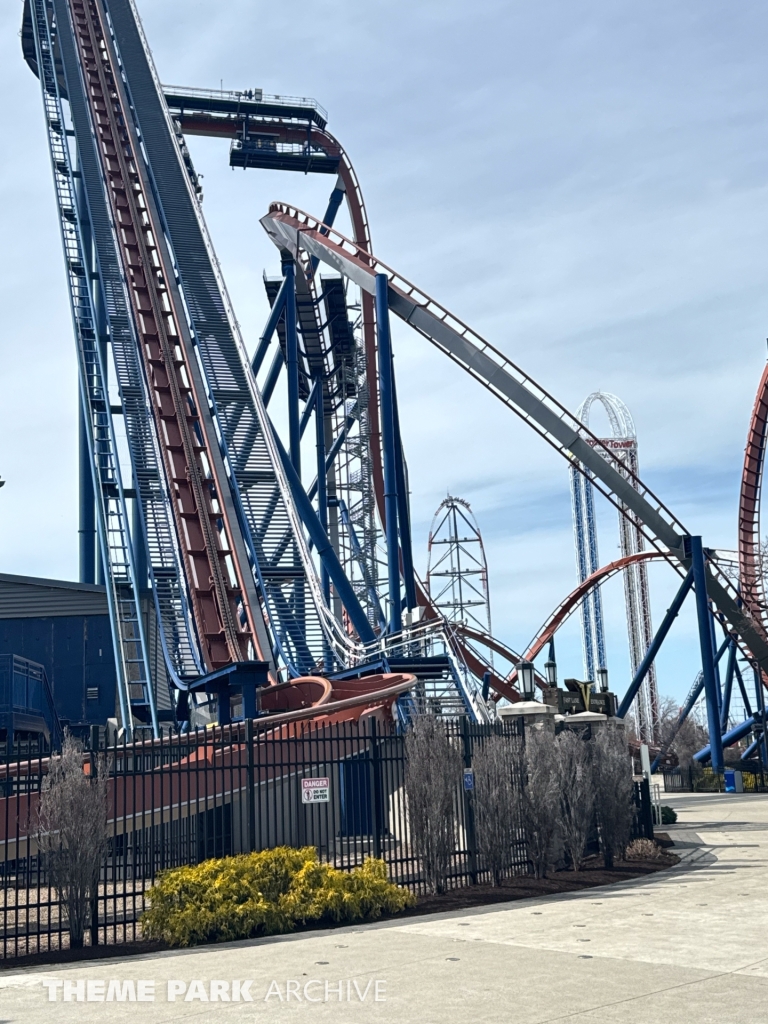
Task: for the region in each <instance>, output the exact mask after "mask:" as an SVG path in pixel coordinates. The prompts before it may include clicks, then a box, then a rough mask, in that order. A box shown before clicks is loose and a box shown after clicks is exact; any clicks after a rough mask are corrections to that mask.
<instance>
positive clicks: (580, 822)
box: [556, 729, 595, 871]
mask: <svg viewBox="0 0 768 1024" xmlns="http://www.w3.org/2000/svg"><path fill="white" fill-rule="evenodd" d="M556 751H557V757H556V765H557V784H558V789H559V792H560V829H561V833H562V838H563V845H564V846H565V849H566V850H567V852H568V853H569V855H570V858H571V864H572V866H573V870H574V871H579V870H580V868H581V864H582V861H583V859H584V847H585V846H586V843H587V837H588V836H589V831H590V829H591V827H592V822H593V814H594V806H595V803H594V791H593V788H592V758H591V756H590V749H589V746H588V744H587V743H586V742H585V741H584V740H583V739H581V737H580V736H578V735H577V734H576V733H573V732H570V731H569V730H567V729H566V730H564V731H563V732H562V733H560V735H559V736H558V737H557V740H556Z"/></svg>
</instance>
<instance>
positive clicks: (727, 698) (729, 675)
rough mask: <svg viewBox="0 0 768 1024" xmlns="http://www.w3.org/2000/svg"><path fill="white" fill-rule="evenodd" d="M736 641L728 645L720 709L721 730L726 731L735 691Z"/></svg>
mask: <svg viewBox="0 0 768 1024" xmlns="http://www.w3.org/2000/svg"><path fill="white" fill-rule="evenodd" d="M737 650H738V648H737V646H736V641H735V640H731V641H730V643H729V646H728V664H727V665H726V668H725V683H724V685H723V705H722V707H721V709H720V732H725V730H726V729H727V728H728V715H729V713H730V710H731V693H732V692H733V677H734V675H735V674H736V673H735V670H736V653H737ZM715 668H717V659H715Z"/></svg>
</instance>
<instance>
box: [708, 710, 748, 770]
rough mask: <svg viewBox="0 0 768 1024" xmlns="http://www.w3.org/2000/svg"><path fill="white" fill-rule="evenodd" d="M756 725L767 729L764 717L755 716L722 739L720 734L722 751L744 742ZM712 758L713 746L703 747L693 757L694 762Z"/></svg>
mask: <svg viewBox="0 0 768 1024" xmlns="http://www.w3.org/2000/svg"><path fill="white" fill-rule="evenodd" d="M756 724H757V725H758V726H759V727H760V728H765V721H764V718H763V716H762V715H753V716H752V718H745V719H744V721H743V722H739V724H738V725H737V726H736V727H735V728H733V729H731V730H730V732H727V733H726V734H725V735H724V736H722V737H721V736H720V735H719V734H718V739H719V740H720V744H721V751H722V748H723V747H732V746H733V744H734V743H738V742H739V740H743V739H744V737H745V736H749V734H750V733H751V732H752V730H753V729H754V727H755V725H756ZM711 756H712V750H711V744H707V746H706V747H703V748H702V749H701V750H699V751H698V752H697V753H696V754H694V755H693V760H694V761H708V760H709V759H710V758H711ZM712 767H713V768H715V765H714V763H713V764H712ZM715 770H716V771H717V770H718V769H716V768H715Z"/></svg>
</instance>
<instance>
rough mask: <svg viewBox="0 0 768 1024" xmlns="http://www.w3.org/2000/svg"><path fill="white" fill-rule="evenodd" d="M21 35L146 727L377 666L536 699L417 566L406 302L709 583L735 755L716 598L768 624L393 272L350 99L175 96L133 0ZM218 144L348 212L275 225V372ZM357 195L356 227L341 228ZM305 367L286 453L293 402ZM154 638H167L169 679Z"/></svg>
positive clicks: (520, 376)
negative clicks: (301, 179) (327, 182)
mask: <svg viewBox="0 0 768 1024" xmlns="http://www.w3.org/2000/svg"><path fill="white" fill-rule="evenodd" d="M22 42H23V48H24V54H25V57H26V59H27V61H28V63H29V64H30V66H31V67H32V69H33V70H34V71H35V73H36V74H37V76H38V78H39V80H40V85H41V89H42V97H43V104H44V110H45V123H46V130H47V133H48V140H49V147H50V153H51V162H52V169H53V176H54V182H55V188H56V198H57V204H58V212H59V218H60V224H61V232H62V239H63V245H64V253H65V262H66V271H67V278H68V284H69V292H70V299H71V306H72V313H73V322H74V329H75V337H76V342H77V355H78V366H79V384H80V399H81V427H82V430H81V452H82V455H83V464H84V465H86V466H87V467H88V469H89V474H90V475H89V476H85V477H84V479H83V481H82V485H81V538H82V541H83V543H82V549H81V567H82V571H83V575H84V577H85V578H86V579H87V578H89V577H90V578H92V576H93V573H94V562H95V561H98V564H99V566H100V571H101V572H103V578H104V582H105V584H106V590H107V596H108V601H109V609H110V616H111V621H112V630H113V638H114V645H115V652H116V662H117V668H118V684H119V685H118V690H119V698H120V718H121V724H122V725H123V726H124V727H125V728H126V730H127V731H128V732H130V730H131V728H132V726H133V725H134V723H140V722H141V723H145V724H150V725H151V727H152V728H153V730H154V731H155V733H156V732H157V731H158V729H159V728H160V725H161V723H162V721H163V720H166V721H176V722H180V723H181V722H184V721H186V720H187V719H188V716H189V714H190V711H189V704H190V701H191V702H192V703H193V704H194V703H197V702H199V701H200V700H206V699H207V698H206V696H205V695H206V694H207V695H208V697H213V698H216V699H218V718H219V721H220V722H227V721H229V720H230V715H231V714H232V710H233V707H238V698H239V694H240V691H241V690H242V698H240V706H241V711H240V713H242V714H243V715H244V716H245V717H252V716H253V715H254V714H256V711H257V705H256V701H255V693H254V689H253V687H254V680H258V681H259V682H260V683H265V682H266V681H267V680H268V681H270V682H272V683H278V682H280V681H282V680H286V679H294V678H296V677H299V676H304V675H307V674H320V675H336V676H339V675H340V674H345V675H350V674H354V675H357V676H365V675H367V674H369V673H373V672H381V671H382V670H383V671H385V672H387V671H398V668H397V667H396V666H397V663H398V661H399V663H400V667H401V668H402V667H403V665H404V663H405V662H406V661H407V662H408V665H409V666H410V667H409V668H408V670H407V671H408V672H412V673H413V674H414V675H415V676H417V677H418V679H419V680H420V682H424V690H425V692H428V690H429V685H428V684H429V678H428V677H429V672H430V671H431V668H430V666H431V667H432V668H434V670H435V671H438V672H439V676H440V678H441V680H443V683H442V685H445V683H444V681H445V679H450V680H452V682H451V686H453V689H454V698H455V700H454V703H453V705H452V706H454V707H461V708H462V709H463V710H464V712H465V713H467V714H470V715H471V716H473V717H475V718H476V719H478V720H487V718H488V716H489V708H488V706H487V705H486V702H485V701H484V700H483V698H482V697H481V695H480V692H479V681H480V680H481V679H483V677H485V680H486V684H485V685H486V689H487V688H488V687H490V689H492V690H493V691H494V692H495V694H496V696H497V697H499V696H503V697H506V698H508V699H510V700H516V699H519V695H518V693H517V690H516V688H515V676H516V673H515V671H514V670H513V671H512V672H511V673H510V674H509V676H507V677H503V676H501V675H499V674H498V673H497V672H495V671H494V670H493V667H492V665H490V663H489V662H488V661H487V659H485V660H484V657H483V656H482V655H480V654H479V653H478V651H477V649H476V647H475V646H473V645H472V644H470V643H469V642H468V641H469V640H470V639H471V640H472V641H473V642H474V643H475V644H480V645H481V646H482V645H485V647H486V648H488V649H490V650H497V651H499V650H508V649H506V648H504V647H503V645H499V644H498V642H496V641H494V640H493V638H492V637H490V636H488V635H487V634H484V633H482V631H470V630H468V629H465V628H464V627H462V628H459V627H458V626H456V627H455V628H454V627H451V628H448V626H447V625H446V624H445V620H444V619H443V617H442V616H440V615H439V614H438V612H437V611H436V610H435V608H434V607H433V606H432V604H431V603H430V600H429V597H428V595H427V594H426V593H425V591H424V589H423V588H422V587H421V585H420V583H419V581H418V579H417V578H416V576H415V574H414V570H413V560H412V555H411V532H410V522H409V510H408V484H407V473H406V467H405V459H404V454H403V444H402V439H401V437H400V423H399V415H398V404H397V389H396V382H395V377H394V367H393V361H392V346H391V338H390V330H389V318H390V315H391V314H394V315H396V316H399V317H400V318H402V319H403V320H405V321H406V322H407V323H408V324H409V325H410V326H411V327H413V328H414V330H416V331H417V332H418V333H419V334H421V335H422V336H424V337H426V338H427V339H428V340H429V341H430V342H431V343H433V344H434V345H435V346H436V347H437V348H439V349H440V350H441V351H442V352H444V353H445V354H446V355H448V356H449V357H450V358H451V359H452V360H454V361H455V362H456V363H458V364H459V365H460V366H461V367H462V368H463V369H464V370H465V371H466V372H468V373H469V374H471V375H472V376H473V377H475V378H476V379H477V380H479V381H480V382H481V383H482V384H483V385H484V386H485V387H486V388H487V389H488V390H489V391H490V392H491V393H492V394H494V395H495V396H496V397H497V398H498V399H500V400H501V401H502V402H504V404H505V405H507V406H508V407H509V408H510V409H511V410H512V411H513V412H515V413H517V414H518V415H519V416H521V417H522V418H523V419H524V420H525V421H526V422H527V423H528V424H529V425H530V426H531V427H532V428H533V429H534V430H535V431H536V433H538V434H539V435H540V436H542V437H543V438H544V439H545V440H546V441H548V442H549V443H550V444H551V445H552V446H553V447H555V448H556V449H557V450H558V451H559V452H560V453H561V454H562V455H563V456H564V457H565V458H566V459H567V460H568V461H569V464H571V465H575V464H576V465H578V466H579V467H580V468H581V470H582V471H583V472H585V473H589V474H590V477H591V480H592V484H593V486H594V487H597V488H598V490H600V491H601V493H603V494H604V495H605V496H606V497H608V499H609V500H610V501H612V502H613V503H614V504H615V505H616V507H617V508H618V509H619V511H620V513H621V514H622V516H625V517H627V518H628V520H629V521H631V523H632V528H633V529H636V530H637V532H638V537H642V538H643V541H644V542H645V543H648V544H649V545H650V547H651V548H652V549H653V551H654V552H656V553H658V555H659V557H663V558H665V559H666V560H667V561H668V562H669V563H670V564H671V565H672V566H673V567H674V568H675V570H676V571H678V572H679V573H680V575H681V576H683V577H684V580H685V582H684V584H683V588H682V589H681V593H682V596H683V597H684V595H685V593H687V590H688V589H690V587H691V585H692V583H693V580H694V577H695V580H696V583H695V591H696V598H697V605H698V607H699V612H700V635H701V650H702V659H703V669H704V677H705V683H706V690H707V695H708V706H711V708H712V709H714V710H713V711H712V712H711V715H710V726H711V728H710V735H711V737H712V740H713V746H712V758H713V763H715V764H718V763H720V762H719V761H718V758H721V755H722V752H721V750H720V748H719V738H720V730H719V726H718V721H719V720H718V716H717V707H718V704H717V699H716V693H715V687H716V679H715V674H714V665H713V663H712V662H713V659H712V642H711V641H712V636H711V627H710V605H709V604H708V599H709V602H711V606H712V608H714V609H715V610H716V612H717V614H718V615H719V616H720V618H721V620H722V621H723V622H725V623H727V625H728V628H729V629H730V630H731V632H732V634H733V636H734V637H737V638H738V642H739V643H740V644H741V646H742V649H743V650H744V651H745V653H746V654H747V655H748V656H749V658H750V659H751V660H752V661H753V663H754V664H756V665H757V666H759V667H760V668H766V667H768V638H767V637H766V634H765V631H764V628H763V624H762V621H761V620H760V619H759V618H757V617H753V615H752V614H750V611H749V609H747V608H744V607H743V606H742V601H741V599H740V597H739V595H738V593H737V591H736V589H735V588H734V586H733V585H732V584H731V582H730V581H729V579H728V578H727V577H725V576H724V575H723V574H721V573H720V572H719V570H718V568H717V565H716V563H715V561H714V560H713V559H712V558H711V557H710V555H709V553H708V552H707V551H706V550H703V549H702V548H701V544H700V538H696V537H690V536H689V535H688V533H687V531H686V530H685V528H684V527H683V526H682V524H681V523H680V522H679V521H678V520H677V518H676V517H675V516H674V515H673V514H672V513H671V512H670V511H669V510H668V509H667V508H666V507H665V506H664V505H663V504H662V503H661V502H660V501H659V500H658V499H657V498H656V496H655V495H654V494H653V493H652V492H651V491H650V490H649V489H648V488H647V487H646V486H645V485H644V484H643V483H642V481H641V480H640V479H639V478H638V476H637V473H636V471H635V470H634V469H632V468H630V467H628V466H627V463H626V461H625V460H624V459H622V458H621V457H620V456H619V455H618V454H617V453H616V452H615V451H614V450H612V448H611V447H610V446H609V445H607V444H606V443H605V442H603V441H601V440H600V439H599V438H597V437H595V435H594V434H593V433H592V432H591V431H590V430H589V428H588V427H587V426H586V425H585V424H584V423H582V422H581V420H580V419H579V417H578V416H574V415H573V414H571V413H570V412H569V411H568V410H567V409H566V408H565V407H564V406H562V405H561V404H560V403H559V402H557V401H556V399H554V398H553V397H552V396H551V395H549V394H548V393H547V392H546V391H545V390H544V389H543V388H542V387H540V386H539V385H538V384H537V383H536V382H535V381H533V380H532V379H531V378H530V377H528V376H527V375H526V374H525V373H524V372H523V371H522V370H521V369H520V368H519V367H518V366H516V365H515V364H514V363H512V362H511V361H510V360H508V359H507V358H506V357H505V356H504V355H502V353H501V352H499V351H498V350H497V349H495V348H494V347H493V346H491V345H490V344H489V343H488V342H487V341H485V340H484V339H483V338H481V337H480V336H479V335H477V334H475V333H474V332H473V331H472V330H471V329H470V328H469V327H468V326H466V325H465V324H463V323H461V321H459V320H458V319H457V318H456V317H454V316H453V315H452V314H450V313H449V312H448V311H447V310H446V309H445V308H443V307H442V306H440V305H439V304H438V303H437V302H435V301H434V300H433V299H431V298H430V297H429V296H427V295H425V294H424V293H423V292H421V291H419V290H418V289H417V288H416V287H415V286H414V285H412V284H411V283H409V282H408V281H406V280H405V279H404V278H402V277H400V276H399V275H398V274H396V273H395V272H394V271H392V270H391V269H390V268H388V267H386V266H385V265H384V264H382V263H381V262H380V261H378V260H377V259H376V258H375V257H374V255H373V253H372V249H371V240H370V233H369V229H368V221H367V217H366V215H365V208H364V205H363V201H362V196H361V193H360V188H359V185H358V182H357V178H356V176H355V173H354V171H353V169H352V165H351V163H350V161H349V159H348V157H347V155H346V153H345V152H344V149H343V148H342V147H341V145H340V144H339V143H338V141H337V140H336V139H334V137H333V136H332V135H331V134H330V133H329V132H328V130H327V127H326V116H325V113H324V111H322V110H321V108H319V107H318V106H317V104H315V103H314V102H313V101H310V100H306V99H295V98H291V97H275V96H266V95H264V94H263V93H261V92H260V91H259V90H249V91H247V92H241V93H224V92H203V91H201V90H196V89H179V88H173V89H171V88H166V89H164V88H163V87H162V86H161V85H160V81H159V78H158V76H157V73H156V71H155V68H154V65H153V62H152V58H151V55H150V51H149V48H148V45H147V43H146V40H145V38H144V35H143V32H142V28H141V24H140V21H139V18H138V14H137V12H136V9H135V6H134V4H133V2H132V0H25V8H24V22H23V28H22ZM193 133H199V134H206V135H216V136H220V137H222V138H226V139H228V140H229V142H230V163H231V164H232V165H233V166H239V167H244V168H246V167H272V168H278V169H286V170H291V169H292V170H301V171H303V172H306V171H309V172H312V173H328V174H331V175H334V176H335V178H334V187H333V190H332V192H331V196H330V200H329V204H328V208H327V210H326V213H325V215H324V217H323V219H322V220H316V219H314V218H312V217H310V216H308V215H307V214H305V213H303V212H302V211H300V210H296V209H295V208H293V207H291V206H288V205H286V204H282V203H276V204H273V205H272V207H271V208H270V210H269V213H268V214H267V216H265V217H264V218H263V220H262V224H263V226H264V228H265V230H266V232H267V234H268V235H269V237H270V238H271V239H272V241H273V242H274V243H275V245H276V247H277V249H278V252H279V256H280V261H281V266H282V276H281V277H280V278H279V279H277V280H269V279H268V280H267V281H266V282H265V284H266V288H267V293H268V296H269V298H270V302H271V305H272V311H271V315H270V317H269V320H268V322H267V325H266V327H265V330H264V332H263V334H262V337H261V339H260V340H259V343H258V345H257V346H256V349H255V353H254V356H253V358H252V359H249V357H248V355H247V352H246V349H245V346H244V344H243V341H242V339H241V337H240V334H239V329H238V326H237V321H236V319H235V317H234V315H233V312H232V309H231V305H230V302H229V297H228V295H227V291H226V288H225V285H224V282H223V280H222V278H221V274H220V271H219V266H218V262H217V260H216V257H215V254H214V250H213V247H212V244H211V241H210V238H209V236H208V232H207V229H206V225H205V221H204V219H203V215H202V211H201V207H200V196H199V191H200V187H199V182H198V179H197V176H196V174H195V172H194V168H193V166H192V162H191V159H190V156H189V153H188V151H187V147H186V145H185V142H184V135H185V134H193ZM345 201H346V205H347V208H348V211H349V216H350V220H351V224H352V233H353V238H352V239H348V238H346V237H344V236H343V235H341V234H339V233H338V232H337V231H336V230H334V228H333V224H334V220H335V218H336V215H337V212H338V211H339V209H340V207H341V205H342V203H344V202H345ZM320 264H323V265H324V267H325V268H326V274H322V275H321V274H320V273H319V270H320ZM275 339H276V340H275ZM270 350H272V352H273V355H272V357H271V362H270V361H269V360H268V359H267V357H268V356H269V355H270ZM283 371H284V372H283ZM281 375H282V376H283V377H284V379H285V385H286V388H287V398H288V430H287V433H286V437H285V438H284V439H281V437H280V436H279V435H278V433H277V432H276V430H275V429H274V427H273V424H272V422H271V420H270V417H269V413H268V404H269V401H270V399H271V397H272V395H273V393H274V390H275V387H276V386H277V384H278V380H279V378H280V376H281ZM120 419H121V420H122V422H123V424H124V432H125V438H126V441H127V445H125V446H124V445H123V444H122V440H121V443H120V444H119V445H118V441H117V434H116V430H115V423H116V420H120ZM310 425H313V426H314V430H313V431H312V430H310V431H309V432H308V428H309V427H310ZM310 439H311V445H310ZM129 511H130V512H131V515H130V517H129ZM94 534H95V536H96V543H94ZM95 551H97V552H98V556H97V558H94V552H95ZM648 553H649V552H643V553H641V554H648ZM587 582H589V581H587ZM681 599H682V598H681ZM150 608H151V614H150V613H149V611H150ZM666 628H668V627H666ZM462 629H464V631H463V632H462ZM471 633H472V634H474V635H471V636H470V634H471ZM150 646H154V647H155V648H157V647H159V648H160V649H161V651H162V665H163V668H162V670H161V671H159V672H157V671H155V673H154V675H153V674H152V672H151V671H150V665H151V659H150V657H149V650H150ZM415 652H418V657H416V653H415ZM436 654H439V657H435V655H436ZM437 663H439V666H438V664H437ZM642 668H643V666H640V669H638V673H640V671H641V669H642ZM634 685H635V683H633V686H634ZM637 685H639V683H638V684H637ZM201 695H202V696H201ZM233 696H234V697H235V700H234V703H233V701H232V697H233ZM440 704H441V706H448V704H450V701H448V702H445V701H443V699H442V698H441V701H440ZM401 711H403V708H402V707H401Z"/></svg>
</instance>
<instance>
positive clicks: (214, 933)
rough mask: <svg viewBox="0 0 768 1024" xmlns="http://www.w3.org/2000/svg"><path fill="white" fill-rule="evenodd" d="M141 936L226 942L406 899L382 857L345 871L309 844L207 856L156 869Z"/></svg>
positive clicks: (371, 916)
mask: <svg viewBox="0 0 768 1024" xmlns="http://www.w3.org/2000/svg"><path fill="white" fill-rule="evenodd" d="M145 899H146V901H147V902H148V903H149V909H148V910H145V912H144V914H143V915H142V918H141V927H142V933H143V935H144V937H145V938H148V939H163V940H164V941H165V942H167V943H168V944H169V945H171V946H192V945H195V944H197V943H200V942H228V941H232V940H234V939H247V938H251V937H253V936H255V935H275V934H279V933H282V932H289V931H292V930H293V929H294V928H295V927H296V926H297V925H299V924H306V923H307V922H323V921H327V922H328V923H331V922H334V923H339V922H345V923H352V922H355V921H372V920H375V919H376V918H378V917H380V916H381V915H382V914H383V913H389V914H393V913H397V912H398V911H400V910H404V909H405V907H408V906H411V905H412V904H413V902H414V899H413V896H412V895H411V894H410V893H409V892H408V891H407V890H405V889H400V888H398V886H396V885H394V884H393V883H392V882H390V881H388V879H387V868H386V865H385V864H384V861H382V860H375V859H373V858H370V859H369V860H366V861H365V863H364V864H363V865H362V866H361V867H359V868H355V869H354V870H353V871H349V872H347V871H339V870H337V869H336V868H333V867H331V866H330V865H329V864H321V863H320V862H319V860H318V858H317V851H316V850H315V848H314V847H312V846H306V847H304V848H303V849H300V850H295V849H292V848H291V847H288V846H279V847H277V848H276V849H274V850H262V851H261V852H260V853H251V854H242V855H240V856H237V857H224V858H221V859H219V860H207V861H204V862H203V863H202V864H197V865H194V866H192V867H182V868H172V869H171V870H169V871H164V872H162V873H161V874H160V875H159V877H158V879H157V882H156V883H155V885H154V886H153V887H152V888H151V889H150V890H149V891H148V892H147V893H146V896H145Z"/></svg>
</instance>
